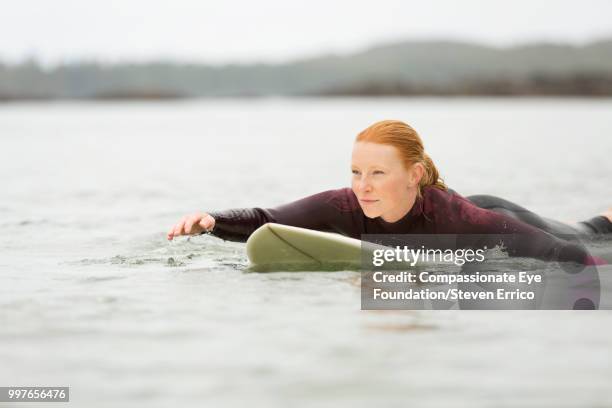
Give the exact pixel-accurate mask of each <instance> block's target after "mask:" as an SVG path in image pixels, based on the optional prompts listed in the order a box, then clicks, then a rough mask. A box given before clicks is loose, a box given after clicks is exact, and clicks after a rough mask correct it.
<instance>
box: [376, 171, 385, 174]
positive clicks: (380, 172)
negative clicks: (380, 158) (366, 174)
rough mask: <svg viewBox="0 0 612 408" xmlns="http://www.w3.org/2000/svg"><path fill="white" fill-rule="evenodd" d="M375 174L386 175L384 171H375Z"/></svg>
mask: <svg viewBox="0 0 612 408" xmlns="http://www.w3.org/2000/svg"><path fill="white" fill-rule="evenodd" d="M374 174H385V172H384V171H382V170H374Z"/></svg>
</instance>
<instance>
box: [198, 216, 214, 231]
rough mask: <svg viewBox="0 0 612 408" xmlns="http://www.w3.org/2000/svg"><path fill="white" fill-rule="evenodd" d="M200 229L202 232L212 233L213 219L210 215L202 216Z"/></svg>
mask: <svg viewBox="0 0 612 408" xmlns="http://www.w3.org/2000/svg"><path fill="white" fill-rule="evenodd" d="M200 227H201V228H202V229H203V230H204V231H212V230H213V228H215V219H214V218H213V217H212V216H211V215H210V214H204V215H203V216H202V219H201V220H200Z"/></svg>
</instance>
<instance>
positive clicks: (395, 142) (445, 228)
mask: <svg viewBox="0 0 612 408" xmlns="http://www.w3.org/2000/svg"><path fill="white" fill-rule="evenodd" d="M351 162H352V163H351V167H352V173H353V179H352V188H351V189H349V188H343V189H339V190H330V191H325V192H322V193H319V194H315V195H312V196H309V197H306V198H303V199H301V200H298V201H295V202H292V203H289V204H285V205H281V206H279V207H276V208H270V209H263V208H244V209H231V210H226V211H216V212H211V213H196V214H193V215H189V216H186V217H183V218H182V219H181V220H180V221H179V222H178V223H177V224H176V225H175V226H173V227H172V228H171V229H170V231H169V232H168V239H169V240H172V239H173V238H174V237H175V236H179V235H193V234H200V233H203V232H209V233H211V234H213V235H215V236H217V237H219V238H222V239H225V240H231V241H246V239H247V238H248V237H249V235H250V234H251V233H252V232H253V231H255V230H256V229H257V228H259V227H260V226H261V225H263V224H265V223H267V222H276V223H280V224H286V225H293V226H296V227H303V228H309V229H315V230H321V231H331V232H337V233H340V234H343V235H348V236H351V237H353V238H358V239H359V238H360V237H361V235H362V234H515V236H527V237H529V238H528V239H526V240H525V239H515V240H514V241H509V245H506V246H507V247H508V252H509V254H510V255H513V256H528V257H534V258H539V259H549V260H550V259H555V260H567V261H570V260H571V261H576V262H580V263H586V264H591V263H593V262H594V259H593V258H591V257H589V256H588V255H587V254H586V252H585V251H584V250H583V249H581V247H579V246H578V245H574V244H570V243H569V242H567V241H565V240H562V239H560V237H563V236H565V235H567V234H572V235H574V236H575V235H581V236H592V235H596V234H607V233H611V232H612V211H609V212H608V213H607V214H606V215H605V216H598V217H594V218H592V219H590V220H588V221H584V222H582V223H580V224H579V225H578V226H577V227H570V226H568V225H565V224H562V223H560V222H556V221H553V220H546V219H543V218H541V217H539V216H537V215H536V214H534V213H532V212H530V211H528V210H526V209H524V208H522V207H519V206H518V205H516V204H513V203H510V202H508V201H506V200H503V199H500V198H496V197H492V196H484V195H479V196H472V197H468V198H464V197H462V196H461V195H459V194H457V193H456V192H454V191H453V190H451V189H449V188H448V187H447V186H446V185H445V184H444V182H443V181H442V179H441V178H440V175H439V173H438V170H437V169H436V166H435V165H434V163H433V161H432V160H431V158H430V157H429V156H428V155H427V154H426V153H425V151H424V147H423V142H422V141H421V138H420V137H419V135H418V134H417V132H416V131H415V130H414V129H412V127H410V126H409V125H407V124H405V123H403V122H400V121H394V120H386V121H382V122H378V123H375V124H373V125H372V126H370V127H368V128H367V129H365V130H364V131H362V132H361V133H360V134H359V135H358V136H357V139H356V141H355V144H354V148H353V155H352V160H351ZM516 234H519V235H516ZM494 244H495V243H493V245H494Z"/></svg>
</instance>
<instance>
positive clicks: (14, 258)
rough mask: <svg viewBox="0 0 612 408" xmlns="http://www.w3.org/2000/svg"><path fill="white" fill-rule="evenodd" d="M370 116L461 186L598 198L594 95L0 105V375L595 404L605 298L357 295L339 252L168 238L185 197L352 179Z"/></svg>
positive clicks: (297, 193)
mask: <svg viewBox="0 0 612 408" xmlns="http://www.w3.org/2000/svg"><path fill="white" fill-rule="evenodd" d="M381 119H400V120H403V121H406V122H408V123H410V124H411V125H413V126H414V127H415V128H416V129H417V130H418V131H419V132H420V134H421V136H422V137H423V140H424V142H425V146H426V150H427V151H428V152H429V154H430V155H431V157H432V158H433V159H434V161H435V163H436V164H437V166H438V168H439V169H440V171H441V173H442V176H443V177H444V179H445V180H446V182H447V184H448V185H449V186H450V187H452V188H453V189H455V190H456V191H458V192H459V193H461V194H463V195H471V194H480V193H486V194H494V195H499V196H501V197H504V198H506V199H509V200H511V201H515V202H517V203H519V204H521V205H523V206H525V207H527V208H529V209H531V210H533V211H535V212H537V213H539V214H541V215H544V216H547V217H552V218H556V219H559V220H562V221H567V222H574V221H578V220H582V219H585V218H589V217H592V216H594V215H596V214H597V213H598V212H600V211H602V210H605V209H606V208H608V207H610V206H612V181H611V179H612V160H611V158H612V156H611V153H612V100H611V99H595V100H591V99H563V100H561V99H477V98H476V99H462V98H454V99H444V98H442V99H438V98H417V99H401V98H389V99H385V98H380V99H340V98H339V99H274V98H272V99H222V100H214V99H213V100H200V101H181V102H160V103H156V102H150V103H129V102H126V103H96V102H91V103H85V102H72V103H44V104H36V103H27V104H4V105H0V186H1V189H0V228H1V231H2V233H1V234H0V386H37V385H40V386H43V385H44V386H70V387H71V390H70V400H71V402H70V404H68V405H69V406H73V407H103V406H116V407H124V406H142V407H168V406H176V407H191V406H208V407H222V406H241V407H242V406H254V407H306V406H322V407H373V406H376V407H377V406H385V407H406V406H419V407H448V406H462V407H463V406H464V407H470V408H476V407H511V406H529V407H539V406H542V407H544V406H548V407H556V408H559V407H604V406H611V405H612V388H611V386H610V384H612V369H611V367H612V348H611V346H612V312H610V311H609V310H599V311H465V310H447V311H426V310H425V311H362V310H360V284H359V274H358V273H357V272H355V271H338V272H328V273H322V272H319V273H317V272H277V273H267V274H266V273H253V272H250V271H249V270H248V260H247V258H246V254H245V248H244V244H242V243H235V242H224V241H222V240H220V239H217V238H214V237H212V236H199V237H194V238H185V237H181V238H179V239H176V240H175V241H173V242H168V241H166V239H165V233H166V231H167V230H168V229H169V228H170V227H171V225H172V224H174V223H175V222H176V221H177V220H178V219H179V218H180V217H181V216H182V215H185V214H189V213H191V212H195V211H206V210H215V209H225V208H235V207H268V206H275V205H278V204H282V203H286V202H289V201H291V200H295V199H298V198H301V197H304V196H307V195H310V194H314V193H317V192H320V191H323V190H328V189H335V188H341V187H346V186H349V182H350V161H349V160H350V153H351V145H352V142H353V139H354V137H355V135H356V134H357V133H358V132H359V131H360V130H362V129H363V128H365V127H366V126H368V125H369V124H371V123H372V122H374V121H377V120H381ZM597 245H598V248H596V249H602V247H603V248H604V249H605V248H611V247H612V244H611V243H610V242H609V241H608V242H603V243H602V242H600V243H598V244H597ZM600 272H601V273H602V274H605V273H606V272H607V273H610V274H612V269H610V267H603V268H601V269H600ZM610 297H612V285H610V284H609V282H608V283H606V280H605V279H603V278H602V298H607V299H609V298H610ZM603 306H607V307H612V304H611V303H610V302H609V301H608V303H605V302H604V304H603ZM41 405H42V406H47V405H45V404H41ZM0 406H3V404H2V403H0ZM14 406H19V407H26V406H36V405H33V404H27V403H20V404H16V405H14ZM58 406H59V405H58Z"/></svg>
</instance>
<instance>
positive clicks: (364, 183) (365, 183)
mask: <svg viewBox="0 0 612 408" xmlns="http://www.w3.org/2000/svg"><path fill="white" fill-rule="evenodd" d="M359 189H360V190H361V191H364V192H369V191H372V184H370V182H369V180H368V178H367V177H362V178H361V180H359Z"/></svg>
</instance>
